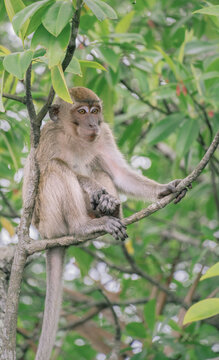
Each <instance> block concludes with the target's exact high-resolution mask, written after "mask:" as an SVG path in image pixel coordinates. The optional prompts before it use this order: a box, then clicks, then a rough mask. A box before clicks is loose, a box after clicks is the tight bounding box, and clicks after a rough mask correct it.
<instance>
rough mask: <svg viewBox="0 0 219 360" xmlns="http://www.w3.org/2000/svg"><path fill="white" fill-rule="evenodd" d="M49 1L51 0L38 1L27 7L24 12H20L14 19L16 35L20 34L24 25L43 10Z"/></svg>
mask: <svg viewBox="0 0 219 360" xmlns="http://www.w3.org/2000/svg"><path fill="white" fill-rule="evenodd" d="M48 1H51V0H42V1H37V2H35V3H33V4H31V5H29V6H27V7H25V8H24V9H23V10H21V11H19V12H18V13H17V14H16V15H15V17H14V18H13V21H12V25H13V28H14V31H15V33H16V34H18V33H19V31H20V30H21V28H22V26H23V25H24V23H25V22H26V21H27V20H28V19H29V18H30V17H31V16H33V15H34V14H35V13H36V11H37V10H39V8H41V7H42V6H43V5H44V4H46V3H47V2H48Z"/></svg>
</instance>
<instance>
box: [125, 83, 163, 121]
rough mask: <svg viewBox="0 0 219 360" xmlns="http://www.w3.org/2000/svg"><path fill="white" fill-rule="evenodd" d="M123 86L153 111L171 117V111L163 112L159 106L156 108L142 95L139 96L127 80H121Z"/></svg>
mask: <svg viewBox="0 0 219 360" xmlns="http://www.w3.org/2000/svg"><path fill="white" fill-rule="evenodd" d="M120 82H121V84H123V85H124V86H125V87H126V88H127V90H128V91H129V92H130V93H132V94H135V95H137V96H138V98H139V99H140V100H141V101H142V102H143V103H145V104H146V105H148V106H149V107H150V108H151V109H152V110H157V111H159V112H160V113H161V114H165V115H169V111H166V110H163V109H161V108H160V107H158V106H155V105H153V104H151V103H150V101H148V100H146V99H145V98H144V97H143V96H142V95H141V94H139V93H138V92H137V91H136V90H134V89H132V88H131V86H130V85H129V84H127V82H126V81H125V80H120Z"/></svg>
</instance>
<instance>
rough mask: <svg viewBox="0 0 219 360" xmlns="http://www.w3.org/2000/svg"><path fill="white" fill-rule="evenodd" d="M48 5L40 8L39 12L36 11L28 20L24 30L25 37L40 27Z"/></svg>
mask: <svg viewBox="0 0 219 360" xmlns="http://www.w3.org/2000/svg"><path fill="white" fill-rule="evenodd" d="M49 5H50V1H49V2H48V3H46V4H45V5H43V6H41V8H39V10H37V11H36V12H35V14H34V15H33V16H32V17H31V18H30V22H29V25H28V28H27V30H26V33H25V36H28V35H30V34H31V33H32V32H34V31H35V30H36V29H37V28H38V27H39V26H40V25H41V23H42V17H43V15H44V14H45V11H46V9H47V7H48V6H49Z"/></svg>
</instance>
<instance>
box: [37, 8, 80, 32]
mask: <svg viewBox="0 0 219 360" xmlns="http://www.w3.org/2000/svg"><path fill="white" fill-rule="evenodd" d="M72 15H73V7H72V4H71V3H70V2H69V1H57V2H55V4H53V5H52V6H51V7H50V8H49V9H48V10H47V12H46V13H45V15H44V16H43V20H42V22H43V25H44V26H45V28H46V29H47V30H48V31H49V32H50V33H51V34H52V35H54V36H58V35H59V34H60V33H61V31H62V30H63V29H64V27H65V26H66V25H67V24H68V22H69V21H70V19H71V18H72Z"/></svg>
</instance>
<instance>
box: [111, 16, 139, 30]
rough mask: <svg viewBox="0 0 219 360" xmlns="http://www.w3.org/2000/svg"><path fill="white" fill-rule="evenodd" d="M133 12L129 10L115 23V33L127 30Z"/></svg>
mask: <svg viewBox="0 0 219 360" xmlns="http://www.w3.org/2000/svg"><path fill="white" fill-rule="evenodd" d="M134 14H135V12H134V11H131V12H130V13H128V14H126V15H125V16H123V18H122V19H121V20H120V21H119V22H118V24H117V25H116V29H115V31H116V33H126V32H127V31H128V29H129V27H130V25H131V22H132V18H133V16H134Z"/></svg>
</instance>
